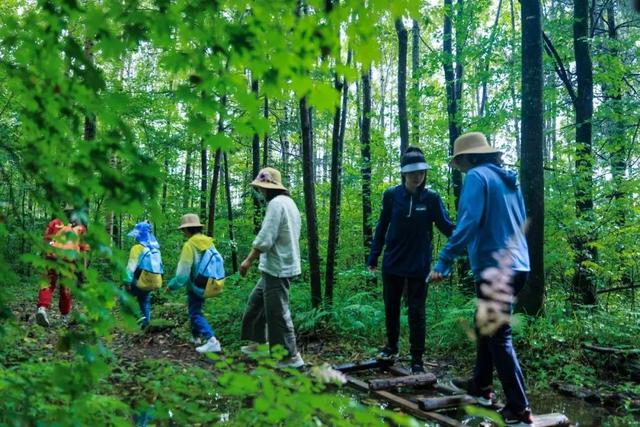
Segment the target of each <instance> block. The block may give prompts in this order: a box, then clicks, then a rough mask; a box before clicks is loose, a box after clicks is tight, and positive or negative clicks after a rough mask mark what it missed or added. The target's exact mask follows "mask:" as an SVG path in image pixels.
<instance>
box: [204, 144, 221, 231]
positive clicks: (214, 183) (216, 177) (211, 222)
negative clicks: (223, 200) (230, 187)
mask: <svg viewBox="0 0 640 427" xmlns="http://www.w3.org/2000/svg"><path fill="white" fill-rule="evenodd" d="M221 163H222V150H221V149H220V148H218V149H217V150H216V156H215V160H214V162H213V173H212V176H211V189H210V190H209V217H208V218H207V234H208V235H209V236H213V235H214V233H215V222H216V206H217V201H218V199H217V195H218V185H219V182H220V166H221Z"/></svg>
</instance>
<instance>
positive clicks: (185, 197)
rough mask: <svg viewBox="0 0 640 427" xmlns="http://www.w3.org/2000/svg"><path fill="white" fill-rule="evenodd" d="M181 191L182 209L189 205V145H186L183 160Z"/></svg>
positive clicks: (187, 207)
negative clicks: (185, 153)
mask: <svg viewBox="0 0 640 427" xmlns="http://www.w3.org/2000/svg"><path fill="white" fill-rule="evenodd" d="M183 186H184V188H183V192H182V209H184V210H187V209H189V208H190V207H191V147H187V155H186V156H185V161H184V184H183Z"/></svg>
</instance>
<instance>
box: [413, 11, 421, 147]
mask: <svg viewBox="0 0 640 427" xmlns="http://www.w3.org/2000/svg"><path fill="white" fill-rule="evenodd" d="M411 81H412V89H411V92H412V93H411V107H412V108H411V110H412V111H411V141H412V143H413V144H414V145H416V146H417V145H418V144H419V142H420V105H421V104H420V24H418V21H416V20H415V19H414V20H413V27H412V28H411Z"/></svg>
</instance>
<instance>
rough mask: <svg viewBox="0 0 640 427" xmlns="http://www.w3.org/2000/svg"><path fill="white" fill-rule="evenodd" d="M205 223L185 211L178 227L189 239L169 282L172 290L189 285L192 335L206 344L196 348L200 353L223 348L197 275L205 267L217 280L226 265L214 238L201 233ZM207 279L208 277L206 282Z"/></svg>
mask: <svg viewBox="0 0 640 427" xmlns="http://www.w3.org/2000/svg"><path fill="white" fill-rule="evenodd" d="M202 229H203V225H202V224H201V223H200V218H199V217H198V215H196V214H185V215H183V216H182V220H181V223H180V226H179V227H178V230H180V231H182V232H183V233H184V235H185V237H186V238H187V241H186V242H185V244H184V245H183V246H182V252H181V253H180V260H179V261H178V267H177V269H176V276H175V277H174V278H173V279H171V280H170V281H169V283H168V285H167V289H168V290H169V291H173V290H176V289H179V288H181V287H183V286H186V288H187V304H188V307H189V308H188V309H189V320H190V322H191V335H192V337H193V342H194V343H199V342H200V339H201V338H203V339H204V340H205V342H204V344H203V345H201V346H199V347H196V351H197V352H198V353H218V352H220V351H222V348H221V346H220V342H219V341H218V340H217V338H216V337H215V333H214V332H213V329H212V328H211V325H209V322H207V319H206V318H205V317H204V314H203V312H202V309H203V307H204V303H205V296H206V295H205V291H208V288H206V289H205V287H204V286H199V285H197V283H196V282H198V283H199V281H198V280H196V279H197V278H198V276H199V275H200V274H201V273H202V271H203V270H204V269H209V270H215V272H216V275H217V276H218V277H216V278H215V279H220V280H223V279H224V268H223V267H222V258H221V257H220V254H219V253H218V251H216V249H215V247H214V246H213V239H212V238H211V237H209V236H206V235H204V234H202ZM206 281H207V280H205V282H206Z"/></svg>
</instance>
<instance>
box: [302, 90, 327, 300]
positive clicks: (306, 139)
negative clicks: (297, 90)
mask: <svg viewBox="0 0 640 427" xmlns="http://www.w3.org/2000/svg"><path fill="white" fill-rule="evenodd" d="M300 127H301V131H302V178H303V188H304V205H305V215H306V218H307V243H308V246H309V249H308V250H309V272H310V275H311V305H312V306H313V307H314V308H316V307H319V306H320V303H321V302H322V285H321V282H320V253H319V249H318V220H317V215H316V200H315V199H316V197H315V186H314V181H313V170H314V166H313V158H314V157H313V142H312V132H311V111H310V108H308V107H307V99H306V97H303V98H302V99H301V100H300Z"/></svg>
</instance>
